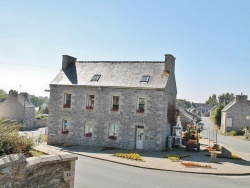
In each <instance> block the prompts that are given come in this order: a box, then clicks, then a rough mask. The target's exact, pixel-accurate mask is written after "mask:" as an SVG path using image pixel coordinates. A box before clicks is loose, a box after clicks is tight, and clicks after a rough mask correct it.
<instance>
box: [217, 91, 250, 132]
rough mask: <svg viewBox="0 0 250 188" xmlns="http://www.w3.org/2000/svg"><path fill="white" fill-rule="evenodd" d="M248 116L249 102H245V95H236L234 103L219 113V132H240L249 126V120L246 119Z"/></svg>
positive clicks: (249, 111) (249, 110) (249, 113)
mask: <svg viewBox="0 0 250 188" xmlns="http://www.w3.org/2000/svg"><path fill="white" fill-rule="evenodd" d="M249 115H250V101H248V100H247V95H236V97H235V99H234V101H232V102H231V103H229V104H228V105H227V106H225V108H223V109H222V111H221V131H222V132H227V131H231V130H235V131H242V130H243V128H245V127H246V126H250V120H248V119H247V116H249Z"/></svg>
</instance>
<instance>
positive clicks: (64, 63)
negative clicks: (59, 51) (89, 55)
mask: <svg viewBox="0 0 250 188" xmlns="http://www.w3.org/2000/svg"><path fill="white" fill-rule="evenodd" d="M62 57H63V58H62V70H66V69H67V67H68V66H69V65H70V64H71V63H74V62H75V61H76V58H75V57H72V56H69V55H63V56H62Z"/></svg>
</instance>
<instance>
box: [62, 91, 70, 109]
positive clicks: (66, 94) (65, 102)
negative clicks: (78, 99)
mask: <svg viewBox="0 0 250 188" xmlns="http://www.w3.org/2000/svg"><path fill="white" fill-rule="evenodd" d="M68 95H69V96H70V100H69V104H67V96H68ZM71 102H72V95H71V94H70V93H64V101H63V108H71ZM66 105H69V107H66Z"/></svg>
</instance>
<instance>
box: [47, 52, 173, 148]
mask: <svg viewBox="0 0 250 188" xmlns="http://www.w3.org/2000/svg"><path fill="white" fill-rule="evenodd" d="M167 58H170V59H171V61H172V66H166V67H165V68H167V69H168V70H169V72H168V73H167V72H166V73H165V74H164V75H162V76H163V77H164V76H166V77H168V82H167V84H166V85H165V86H164V88H161V89H154V88H145V89H144V88H138V87H131V88H128V87H108V86H107V87H105V86H102V87H100V86H81V85H61V84H51V85H50V104H49V105H50V117H49V131H48V133H49V134H48V144H59V143H70V144H80V145H93V146H109V147H117V148H124V149H135V148H137V147H136V144H137V142H136V140H137V136H138V135H137V134H138V132H137V129H138V127H143V133H142V134H143V147H142V148H141V149H144V150H161V149H162V148H165V147H166V140H167V136H168V135H170V125H169V123H168V120H167V109H168V104H169V103H172V104H175V100H176V83H175V74H174V59H173V56H171V57H168V56H167ZM66 64H67V63H65V62H63V69H65V67H67V66H69V65H68V64H67V66H66ZM163 65H164V64H163ZM170 70H171V72H170ZM64 71H65V70H64ZM163 71H164V66H163V69H162V72H163ZM162 72H161V73H162ZM161 73H159V74H161ZM152 77H153V76H152ZM163 79H164V78H163ZM65 94H70V95H71V104H70V108H64V100H65ZM89 95H94V106H93V109H86V106H87V103H88V101H87V99H88V96H89ZM113 96H119V109H118V111H113V110H112V97H113ZM139 98H144V99H145V108H144V112H143V113H139V112H138V111H137V110H138V106H137V105H138V99H139ZM64 120H67V121H68V122H69V123H70V126H69V131H68V132H67V134H64V133H63V132H62V127H63V121H64ZM88 122H91V124H92V131H91V135H88V134H86V124H87V123H88ZM113 124H114V125H116V131H117V134H116V137H115V139H110V126H111V125H113ZM62 133H63V134H62Z"/></svg>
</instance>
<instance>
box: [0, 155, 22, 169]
mask: <svg viewBox="0 0 250 188" xmlns="http://www.w3.org/2000/svg"><path fill="white" fill-rule="evenodd" d="M25 160H26V157H25V156H24V155H23V154H22V153H17V154H10V155H6V156H3V157H0V168H4V167H6V166H7V165H8V164H9V163H13V162H24V161H25Z"/></svg>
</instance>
